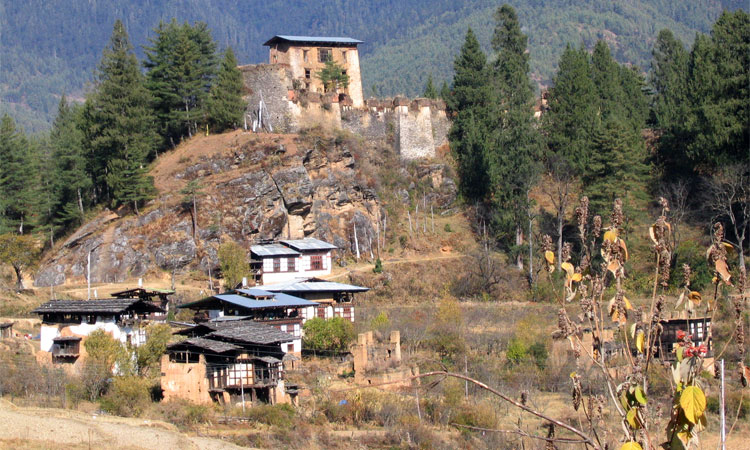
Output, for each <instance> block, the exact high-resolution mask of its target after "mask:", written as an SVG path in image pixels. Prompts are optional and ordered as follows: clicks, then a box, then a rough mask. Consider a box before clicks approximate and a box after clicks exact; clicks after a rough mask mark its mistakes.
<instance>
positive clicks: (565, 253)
mask: <svg viewBox="0 0 750 450" xmlns="http://www.w3.org/2000/svg"><path fill="white" fill-rule="evenodd" d="M572 254H573V245H572V244H571V243H570V242H566V243H565V244H563V248H562V254H561V255H560V259H561V260H562V261H563V262H565V261H570V257H571V256H572Z"/></svg>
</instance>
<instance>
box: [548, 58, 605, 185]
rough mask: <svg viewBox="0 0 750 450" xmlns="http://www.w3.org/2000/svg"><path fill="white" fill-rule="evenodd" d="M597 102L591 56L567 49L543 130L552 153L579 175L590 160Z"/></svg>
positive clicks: (555, 81) (554, 85)
mask: <svg viewBox="0 0 750 450" xmlns="http://www.w3.org/2000/svg"><path fill="white" fill-rule="evenodd" d="M597 99H598V97H597V95H596V88H595V87H594V82H593V80H592V78H591V67H590V64H589V54H588V52H587V51H586V49H585V48H584V47H583V46H581V48H580V49H578V50H576V49H574V48H572V47H571V46H570V45H568V46H566V48H565V50H564V51H563V54H562V55H561V56H560V62H559V64H558V69H557V73H556V75H555V78H554V79H553V81H552V88H551V89H550V91H549V103H548V105H549V112H548V113H547V114H545V115H544V116H543V118H544V128H545V131H546V134H547V145H548V146H549V149H550V150H551V151H552V152H554V153H555V154H557V156H558V158H563V159H564V160H565V161H566V162H567V163H568V164H569V165H570V166H571V167H572V168H573V169H574V170H575V172H576V173H579V174H580V173H581V172H583V171H584V170H585V169H586V167H587V165H588V163H589V160H590V158H591V153H592V150H591V137H592V135H593V133H594V130H595V128H596V123H597V118H598V116H597V107H596V103H597Z"/></svg>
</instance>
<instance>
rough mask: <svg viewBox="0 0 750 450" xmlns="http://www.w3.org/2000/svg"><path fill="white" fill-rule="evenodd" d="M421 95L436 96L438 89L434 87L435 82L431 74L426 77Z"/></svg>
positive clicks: (426, 96)
mask: <svg viewBox="0 0 750 450" xmlns="http://www.w3.org/2000/svg"><path fill="white" fill-rule="evenodd" d="M422 96H423V97H425V98H438V91H437V89H436V88H435V83H434V82H433V81H432V74H430V75H429V76H428V77H427V83H426V84H425V86H424V92H422Z"/></svg>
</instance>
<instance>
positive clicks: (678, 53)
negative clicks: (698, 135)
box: [650, 29, 688, 130]
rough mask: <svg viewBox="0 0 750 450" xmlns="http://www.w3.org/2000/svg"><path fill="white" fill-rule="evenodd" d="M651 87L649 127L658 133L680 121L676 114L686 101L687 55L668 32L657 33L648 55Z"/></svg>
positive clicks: (678, 114) (679, 114) (677, 40)
mask: <svg viewBox="0 0 750 450" xmlns="http://www.w3.org/2000/svg"><path fill="white" fill-rule="evenodd" d="M652 55H653V61H652V62H651V76H650V82H651V87H652V88H653V90H654V97H653V102H652V105H651V123H652V125H653V126H654V127H656V128H658V129H662V130H667V129H670V128H672V127H673V126H674V125H675V124H676V123H678V122H679V121H680V120H681V117H682V116H683V114H681V113H680V111H681V110H682V109H683V108H684V107H685V106H686V101H687V86H686V83H687V68H688V66H687V64H688V52H687V50H686V49H685V46H684V45H683V44H682V42H680V40H679V39H677V38H676V37H675V35H674V34H673V33H672V31H671V30H668V29H665V30H661V31H660V32H659V36H658V37H657V38H656V44H654V50H653V52H652Z"/></svg>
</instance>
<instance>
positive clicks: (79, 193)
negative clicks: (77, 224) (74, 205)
mask: <svg viewBox="0 0 750 450" xmlns="http://www.w3.org/2000/svg"><path fill="white" fill-rule="evenodd" d="M76 192H77V193H78V211H80V212H81V222H83V199H82V198H81V188H78V189H76Z"/></svg>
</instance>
